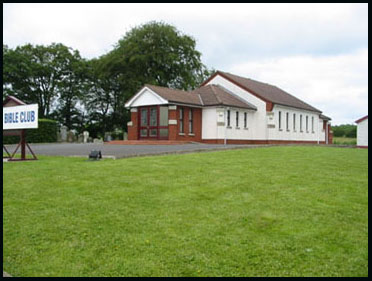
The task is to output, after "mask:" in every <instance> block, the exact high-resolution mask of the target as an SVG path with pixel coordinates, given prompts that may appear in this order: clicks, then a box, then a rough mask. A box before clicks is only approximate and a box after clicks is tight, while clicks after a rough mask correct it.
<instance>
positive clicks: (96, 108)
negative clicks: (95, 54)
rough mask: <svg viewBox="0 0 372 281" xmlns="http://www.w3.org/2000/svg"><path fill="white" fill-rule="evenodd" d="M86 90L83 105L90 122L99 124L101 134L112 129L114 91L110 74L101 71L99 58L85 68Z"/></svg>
mask: <svg viewBox="0 0 372 281" xmlns="http://www.w3.org/2000/svg"><path fill="white" fill-rule="evenodd" d="M86 75H87V79H88V84H87V85H88V91H87V94H86V95H85V97H84V105H85V107H86V109H87V111H88V112H89V121H90V124H94V123H96V122H98V123H99V125H100V128H101V129H100V130H99V133H100V134H101V136H103V135H104V133H105V132H107V131H110V130H111V129H112V127H113V126H112V118H111V115H112V111H113V106H112V105H113V103H114V93H113V89H112V84H111V82H114V81H112V80H113V79H111V77H110V76H107V75H105V73H104V72H102V71H101V60H99V59H92V60H90V61H89V62H88V68H87V72H86Z"/></svg>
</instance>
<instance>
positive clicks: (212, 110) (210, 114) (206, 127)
mask: <svg viewBox="0 0 372 281" xmlns="http://www.w3.org/2000/svg"><path fill="white" fill-rule="evenodd" d="M202 139H206V140H208V139H217V108H216V107H205V108H203V109H202Z"/></svg>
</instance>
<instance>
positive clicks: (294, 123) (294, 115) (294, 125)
mask: <svg viewBox="0 0 372 281" xmlns="http://www.w3.org/2000/svg"><path fill="white" fill-rule="evenodd" d="M293 131H296V113H293Z"/></svg>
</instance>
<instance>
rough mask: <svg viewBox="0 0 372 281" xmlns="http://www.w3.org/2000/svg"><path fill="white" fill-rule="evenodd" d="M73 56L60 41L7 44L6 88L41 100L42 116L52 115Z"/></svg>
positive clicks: (29, 99) (27, 98)
mask: <svg viewBox="0 0 372 281" xmlns="http://www.w3.org/2000/svg"><path fill="white" fill-rule="evenodd" d="M70 56H71V53H70V49H69V48H68V47H66V46H64V45H62V44H56V43H53V44H51V45H49V46H42V45H36V46H33V45H31V44H26V45H23V46H18V47H16V48H15V49H14V50H13V49H9V48H7V47H6V46H4V45H3V81H4V82H3V89H4V88H6V89H7V90H6V92H7V93H8V94H9V93H12V94H13V95H14V96H16V97H18V98H19V99H21V100H23V101H24V102H26V103H38V104H39V116H40V118H44V117H49V115H50V114H51V111H52V107H53V102H54V101H55V100H56V99H57V97H58V87H59V86H61V81H62V80H63V78H64V72H65V71H66V65H68V61H69V58H70Z"/></svg>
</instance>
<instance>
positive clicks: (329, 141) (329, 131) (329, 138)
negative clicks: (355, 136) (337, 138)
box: [328, 124, 333, 144]
mask: <svg viewBox="0 0 372 281" xmlns="http://www.w3.org/2000/svg"><path fill="white" fill-rule="evenodd" d="M332 143H333V131H331V124H328V144H332Z"/></svg>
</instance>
